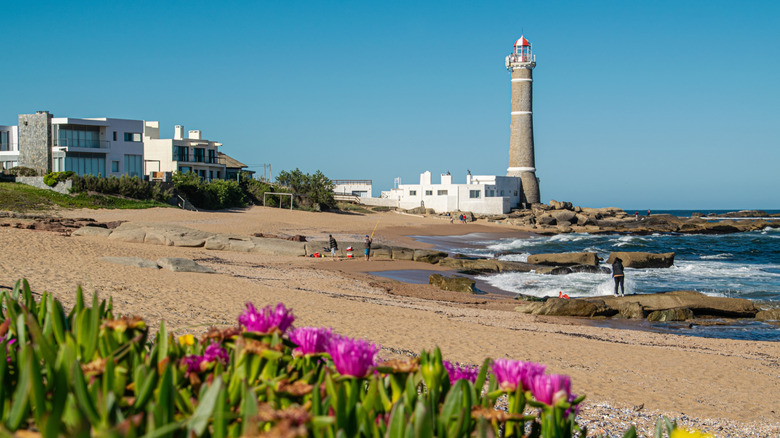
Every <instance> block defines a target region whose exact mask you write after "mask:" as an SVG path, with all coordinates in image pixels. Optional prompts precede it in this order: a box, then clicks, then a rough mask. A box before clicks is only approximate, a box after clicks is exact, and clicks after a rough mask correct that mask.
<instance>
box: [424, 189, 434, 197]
mask: <svg viewBox="0 0 780 438" xmlns="http://www.w3.org/2000/svg"><path fill="white" fill-rule="evenodd" d="M425 196H433V190H426V191H425Z"/></svg>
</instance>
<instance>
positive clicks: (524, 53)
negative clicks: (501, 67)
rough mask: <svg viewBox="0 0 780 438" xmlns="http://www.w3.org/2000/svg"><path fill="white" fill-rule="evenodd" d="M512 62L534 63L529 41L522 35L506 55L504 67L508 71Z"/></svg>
mask: <svg viewBox="0 0 780 438" xmlns="http://www.w3.org/2000/svg"><path fill="white" fill-rule="evenodd" d="M512 64H536V56H535V55H534V54H533V49H532V48H531V43H529V42H528V40H527V39H525V37H524V36H521V37H520V39H518V40H517V41H515V45H514V50H513V51H512V53H510V54H509V56H507V57H506V68H507V69H509V70H510V71H511V68H510V67H511V66H512Z"/></svg>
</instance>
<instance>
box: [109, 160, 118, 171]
mask: <svg viewBox="0 0 780 438" xmlns="http://www.w3.org/2000/svg"><path fill="white" fill-rule="evenodd" d="M111 171H112V172H119V161H112V162H111Z"/></svg>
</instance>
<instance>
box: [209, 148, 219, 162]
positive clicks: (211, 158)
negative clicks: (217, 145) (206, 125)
mask: <svg viewBox="0 0 780 438" xmlns="http://www.w3.org/2000/svg"><path fill="white" fill-rule="evenodd" d="M207 162H208V163H216V162H217V151H215V150H214V149H209V160H208V161H207Z"/></svg>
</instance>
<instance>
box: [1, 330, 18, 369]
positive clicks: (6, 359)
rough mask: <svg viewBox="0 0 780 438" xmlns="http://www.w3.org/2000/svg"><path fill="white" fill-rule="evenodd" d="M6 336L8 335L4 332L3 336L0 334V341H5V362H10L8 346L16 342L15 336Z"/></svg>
mask: <svg viewBox="0 0 780 438" xmlns="http://www.w3.org/2000/svg"><path fill="white" fill-rule="evenodd" d="M6 336H8V335H7V334H5V335H3V336H0V342H3V341H7V342H6V344H5V354H6V356H5V361H6V362H10V361H11V356H10V355H9V354H8V347H10V346H11V345H14V344H15V343H16V338H10V339H6Z"/></svg>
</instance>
